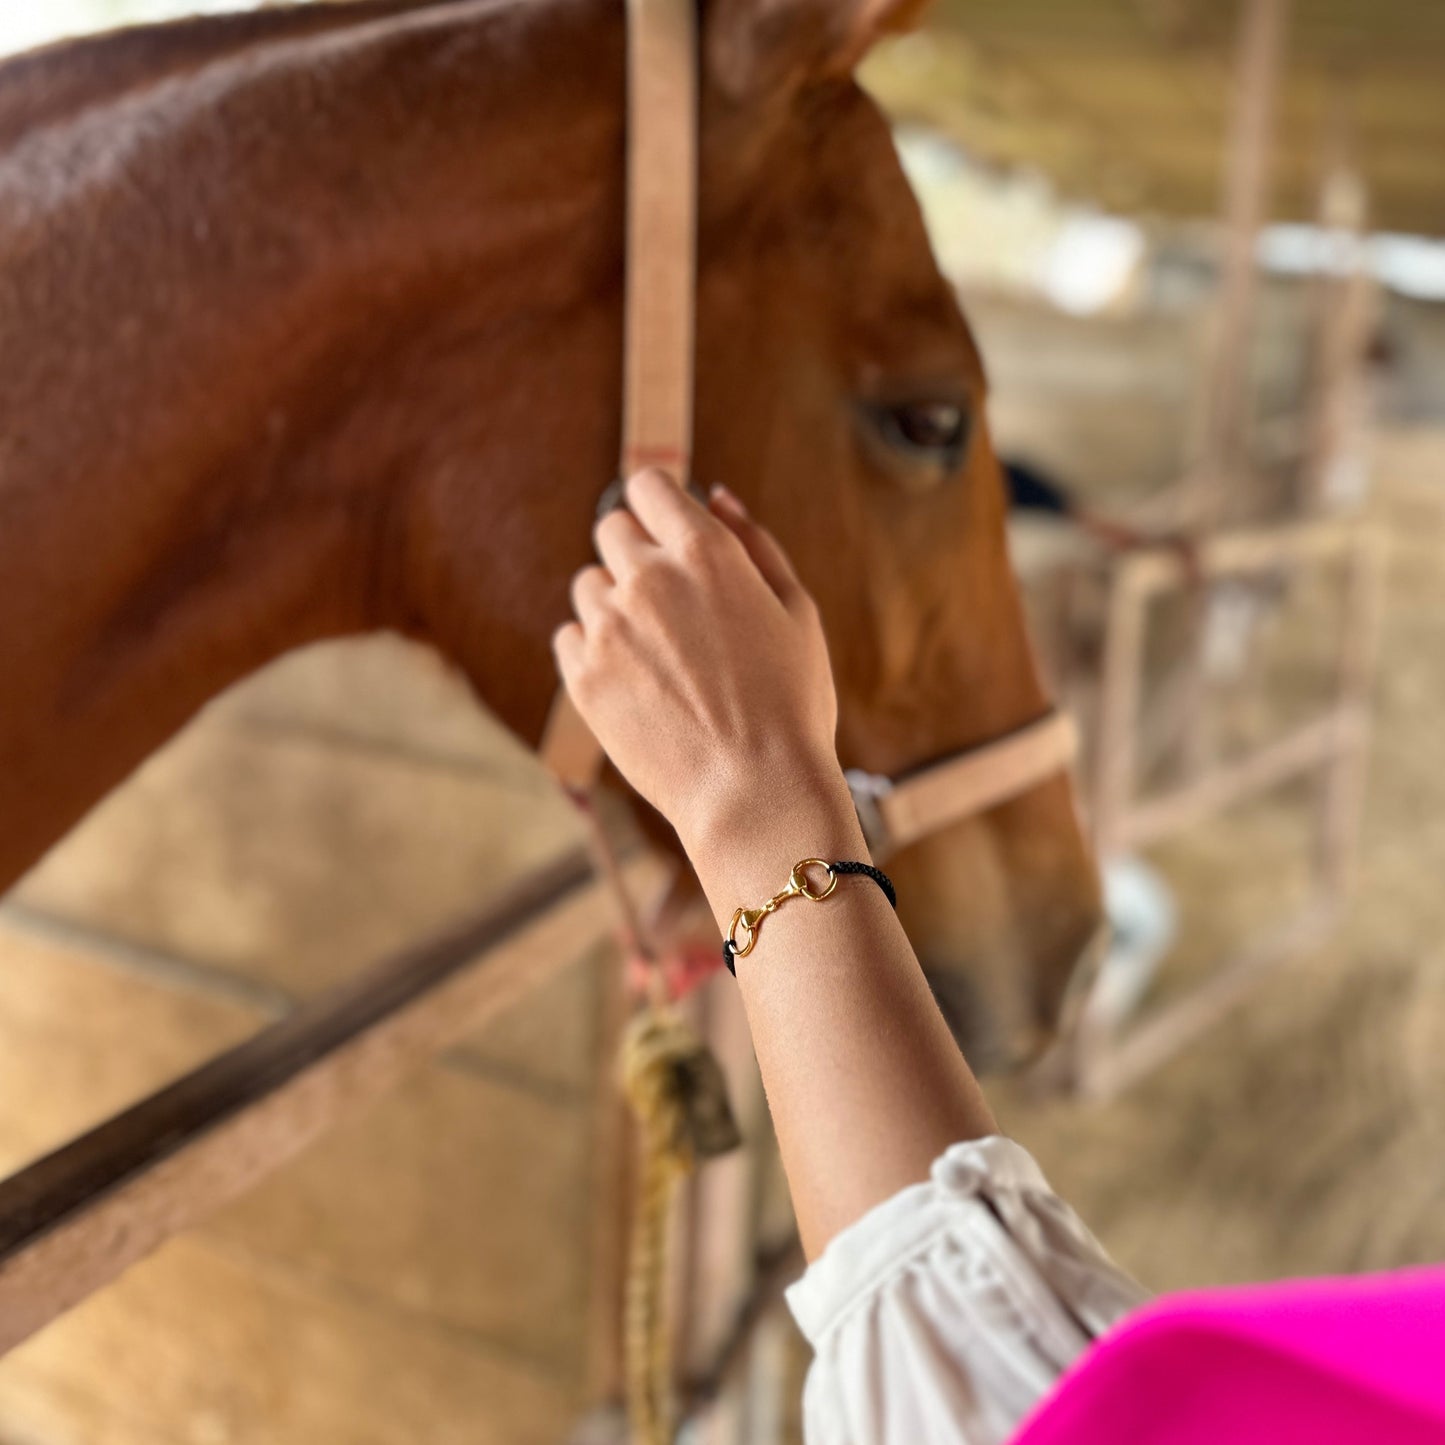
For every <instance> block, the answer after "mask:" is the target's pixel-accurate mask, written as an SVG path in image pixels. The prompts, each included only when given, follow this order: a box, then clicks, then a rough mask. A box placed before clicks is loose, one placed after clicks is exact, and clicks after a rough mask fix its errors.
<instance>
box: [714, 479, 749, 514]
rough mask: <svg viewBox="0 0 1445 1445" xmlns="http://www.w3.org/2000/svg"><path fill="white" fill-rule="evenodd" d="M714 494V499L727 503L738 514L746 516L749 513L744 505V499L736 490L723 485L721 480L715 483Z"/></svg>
mask: <svg viewBox="0 0 1445 1445" xmlns="http://www.w3.org/2000/svg"><path fill="white" fill-rule="evenodd" d="M712 495H713V498H714V500H716V501H720V502H723V503H725V504H726V505H727V506H729V507H731V508H732V509H733V511H735V512H736V513H737V514H738V516H740V517H746V516H747V515H748V509H747V508H746V507H745V506H743V503H742V499H741V498H740V497H739V496H738V495H737V493H736V492H734V491H732V490H731V488H729V487H725V486H723V484H722V483H721V482H716V483H714V485H713V489H712Z"/></svg>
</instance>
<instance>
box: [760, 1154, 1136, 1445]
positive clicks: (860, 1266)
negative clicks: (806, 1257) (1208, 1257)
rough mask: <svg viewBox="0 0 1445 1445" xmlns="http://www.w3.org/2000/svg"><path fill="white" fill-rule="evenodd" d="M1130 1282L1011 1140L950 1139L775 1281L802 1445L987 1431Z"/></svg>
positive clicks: (956, 1439) (1023, 1399)
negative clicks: (797, 1380) (793, 1274)
mask: <svg viewBox="0 0 1445 1445" xmlns="http://www.w3.org/2000/svg"><path fill="white" fill-rule="evenodd" d="M1145 1298H1146V1295H1145V1292H1144V1291H1143V1290H1142V1289H1141V1288H1140V1287H1139V1286H1138V1285H1137V1284H1135V1283H1134V1281H1133V1280H1131V1279H1130V1278H1129V1277H1128V1276H1127V1275H1125V1274H1124V1273H1123V1272H1122V1271H1121V1270H1120V1269H1119V1268H1118V1266H1117V1265H1115V1264H1114V1263H1113V1261H1112V1260H1110V1258H1109V1256H1108V1255H1107V1254H1105V1253H1104V1250H1103V1247H1102V1246H1101V1245H1100V1244H1099V1242H1098V1241H1097V1240H1096V1239H1095V1238H1094V1237H1093V1235H1091V1234H1090V1233H1089V1231H1088V1230H1087V1229H1086V1228H1085V1227H1084V1225H1083V1223H1082V1222H1081V1221H1080V1219H1079V1217H1078V1216H1077V1215H1076V1214H1075V1213H1074V1211H1073V1210H1072V1209H1070V1208H1069V1206H1068V1205H1067V1204H1065V1203H1064V1202H1063V1200H1061V1199H1060V1198H1059V1197H1058V1196H1057V1195H1056V1194H1054V1192H1053V1191H1052V1190H1051V1189H1050V1188H1049V1185H1048V1181H1047V1180H1046V1179H1045V1178H1044V1176H1043V1173H1042V1171H1041V1170H1040V1169H1039V1166H1038V1165H1037V1164H1036V1163H1035V1162H1034V1159H1033V1157H1032V1156H1031V1155H1030V1154H1029V1153H1028V1151H1027V1150H1025V1149H1024V1148H1022V1147H1021V1146H1020V1145H1018V1144H1015V1143H1014V1142H1013V1141H1012V1140H1010V1139H1003V1138H989V1139H979V1140H976V1141H973V1142H971V1143H966V1144H955V1145H954V1146H953V1148H951V1149H949V1150H948V1151H947V1153H945V1154H944V1155H943V1156H942V1157H941V1158H940V1159H938V1160H937V1161H936V1162H935V1163H934V1165H933V1169H932V1172H931V1176H930V1178H929V1180H928V1182H927V1183H924V1184H915V1185H913V1186H912V1187H911V1188H909V1189H905V1190H903V1191H902V1192H901V1193H900V1194H897V1195H895V1196H894V1197H893V1198H892V1199H889V1200H886V1201H885V1202H884V1203H882V1204H880V1205H878V1206H877V1208H875V1209H873V1210H871V1211H870V1212H869V1213H868V1214H866V1215H865V1216H864V1217H863V1218H862V1219H860V1220H859V1221H858V1222H857V1223H856V1224H853V1225H851V1226H850V1227H849V1228H848V1229H846V1230H844V1231H843V1232H842V1233H841V1234H839V1235H838V1236H837V1237H836V1238H834V1239H833V1240H832V1242H831V1243H830V1244H829V1245H828V1247H827V1249H826V1250H824V1252H823V1254H822V1255H821V1256H820V1257H819V1258H818V1259H817V1260H815V1261H814V1262H813V1264H812V1265H811V1266H810V1267H809V1269H808V1271H807V1273H806V1274H805V1275H804V1276H803V1278H802V1279H801V1280H799V1281H798V1283H797V1284H795V1285H794V1286H793V1287H792V1288H791V1289H790V1290H789V1291H788V1304H789V1306H790V1307H791V1308H792V1311H793V1315H794V1317H795V1318H796V1319H797V1321H798V1324H799V1326H800V1327H801V1329H802V1331H803V1333H804V1335H806V1336H807V1338H808V1341H809V1343H810V1344H811V1345H812V1346H813V1349H814V1352H815V1358H814V1361H813V1365H812V1367H811V1369H810V1370H809V1372H808V1382H807V1387H806V1389H805V1392H804V1397H803V1421H804V1434H805V1437H806V1439H807V1442H808V1445H920V1442H925V1441H926V1442H928V1445H996V1442H1002V1441H1006V1440H1007V1439H1008V1437H1009V1436H1010V1435H1011V1434H1012V1433H1013V1431H1014V1430H1015V1429H1016V1428H1017V1426H1018V1425H1019V1423H1020V1422H1021V1421H1022V1420H1023V1418H1024V1416H1025V1415H1027V1414H1028V1412H1029V1410H1030V1409H1031V1408H1032V1407H1033V1406H1034V1405H1035V1404H1036V1403H1037V1402H1038V1400H1039V1399H1040V1397H1041V1396H1043V1395H1044V1394H1045V1392H1047V1391H1048V1389H1049V1388H1050V1387H1051V1386H1052V1385H1053V1383H1054V1381H1055V1380H1057V1379H1058V1377H1059V1375H1060V1374H1061V1373H1062V1372H1063V1370H1064V1369H1065V1368H1066V1367H1067V1366H1068V1365H1069V1364H1070V1363H1071V1362H1072V1361H1073V1359H1074V1357H1075V1356H1076V1355H1078V1354H1079V1353H1080V1352H1081V1351H1082V1350H1083V1349H1084V1347H1085V1346H1086V1345H1087V1344H1088V1343H1089V1342H1090V1341H1091V1340H1092V1339H1093V1338H1094V1337H1095V1336H1097V1335H1099V1334H1101V1333H1102V1332H1103V1331H1104V1330H1106V1329H1108V1328H1109V1326H1110V1325H1112V1324H1113V1323H1114V1322H1115V1321H1116V1320H1118V1319H1119V1318H1120V1317H1121V1316H1122V1315H1124V1314H1126V1313H1127V1312H1128V1311H1130V1310H1132V1309H1134V1308H1135V1307H1136V1306H1137V1305H1139V1304H1141V1303H1143V1301H1144V1299H1145Z"/></svg>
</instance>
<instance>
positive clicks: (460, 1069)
mask: <svg viewBox="0 0 1445 1445" xmlns="http://www.w3.org/2000/svg"><path fill="white" fill-rule="evenodd" d="M0 923H4V924H7V925H9V926H10V927H12V928H14V929H15V930H16V932H18V933H22V934H25V935H28V936H29V937H31V938H34V939H37V940H39V941H40V942H43V943H51V944H55V945H57V946H58V947H61V948H69V949H74V950H76V951H77V952H80V953H83V954H84V955H86V956H87V957H88V958H90V959H92V960H93V961H95V962H98V963H101V964H104V965H106V966H107V967H111V968H114V969H116V970H117V971H118V972H122V973H128V974H131V975H132V976H134V977H137V978H141V979H144V980H146V981H147V982H148V983H156V984H160V985H161V986H162V987H165V988H169V989H174V990H176V991H178V992H182V993H190V994H195V995H198V996H200V997H202V998H206V999H214V1000H218V1001H222V1002H225V1003H230V1004H235V1005H238V1006H240V1007H242V1008H248V1009H252V1010H254V1011H255V1012H257V1013H260V1014H263V1015H264V1016H265V1017H266V1018H267V1019H268V1020H272V1021H274V1020H276V1019H282V1018H285V1017H286V1016H287V1015H288V1014H289V1013H291V1012H292V1011H293V1010H294V1009H295V1008H296V1007H297V1006H298V1005H299V1004H300V1003H301V1002H302V1001H303V1000H302V999H300V998H299V997H297V996H296V995H294V994H291V993H288V992H287V991H286V990H285V989H283V988H280V987H278V986H276V985H275V984H267V983H260V982H258V981H256V980H255V979H251V978H247V977H245V976H244V975H242V974H237V973H232V972H231V971H229V970H227V969H223V968H218V967H216V966H215V965H213V964H207V963H197V962H196V961H195V960H194V959H189V958H184V957H182V956H180V955H177V954H170V953H165V952H163V951H162V950H160V949H154V948H146V947H144V946H143V945H140V944H136V943H132V942H130V941H128V940H127V939H123V938H119V937H117V936H116V935H115V934H113V933H105V932H102V931H101V930H99V929H96V928H92V927H90V926H88V925H86V924H83V923H77V922H75V921H74V920H72V919H68V918H64V917H62V916H60V915H58V914H53V913H49V912H47V911H45V910H43V909H38V908H32V907H30V906H29V905H28V904H24V903H17V902H15V901H13V900H12V901H10V902H6V903H0ZM434 1062H435V1063H436V1064H437V1066H438V1067H440V1068H443V1069H445V1070H447V1071H448V1072H449V1073H455V1074H461V1075H463V1076H465V1077H467V1078H474V1079H479V1080H482V1081H484V1082H487V1083H491V1084H495V1085H497V1086H498V1087H500V1088H505V1089H511V1090H513V1091H514V1092H516V1093H519V1094H524V1095H526V1096H527V1097H529V1098H532V1099H535V1100H537V1101H538V1102H539V1103H543V1104H547V1105H550V1106H552V1107H554V1108H568V1109H573V1108H578V1107H581V1106H582V1105H583V1104H585V1103H586V1102H587V1100H588V1099H589V1098H590V1097H591V1096H590V1091H589V1090H588V1089H586V1088H584V1087H582V1086H580V1085H574V1084H565V1083H558V1082H556V1081H553V1080H548V1079H542V1078H537V1077H535V1076H531V1075H528V1074H527V1073H526V1072H525V1071H523V1070H521V1069H519V1068H517V1067H515V1066H514V1065H509V1064H503V1063H498V1062H495V1061H493V1060H490V1059H488V1058H487V1057H486V1056H485V1055H483V1054H480V1053H478V1052H477V1051H476V1049H475V1047H474V1046H472V1045H470V1044H457V1045H455V1046H453V1047H452V1048H450V1049H446V1050H444V1051H443V1052H442V1053H440V1054H438V1055H437V1056H436V1059H435V1061H434ZM0 1445H3V1442H0Z"/></svg>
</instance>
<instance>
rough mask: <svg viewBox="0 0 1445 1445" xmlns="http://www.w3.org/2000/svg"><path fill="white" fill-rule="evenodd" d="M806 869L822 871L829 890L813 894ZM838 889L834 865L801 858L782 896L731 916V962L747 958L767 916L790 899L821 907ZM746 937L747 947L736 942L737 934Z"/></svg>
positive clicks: (779, 894) (780, 893)
mask: <svg viewBox="0 0 1445 1445" xmlns="http://www.w3.org/2000/svg"><path fill="white" fill-rule="evenodd" d="M809 868H821V869H822V870H823V871H824V872H825V873H826V874H827V875H828V886H827V887H826V888H820V889H819V890H818V891H817V892H816V893H815V892H814V891H813V889H812V887H811V886H810V885H809V882H808V873H807V870H808V869H809ZM837 886H838V875H837V873H835V872H834V871H833V865H832V864H831V863H829V862H828V861H827V860H826V859H824V858H804V859H803V860H802V862H800V863H794V864H793V871H792V872H791V873H790V874H789V875H788V882H787V884H786V886H785V887H784V888H783V889H782V891H781V892H778V893H774V894H773V896H772V897H771V898H769V899H768V901H767V902H766V903H764V904H763V905H762V907H761V908H739V909H738V910H737V912H735V913H734V914H733V921H732V922H731V923H730V924H729V925H728V942H729V943H730V944H731V945H732V951H733V957H734V958H746V957H747V956H748V954H750V953H751V952H752V951H753V944H755V943H756V942H757V941H758V928H759V927H760V926H761V924H762V921H763V919H765V918H766V917H767V916H768V914H770V913H774V912H776V911H777V909H778V908H780V907H781V906H782V905H783V904H784V903H786V902H787V901H788V899H790V898H806V899H808V900H809V901H810V902H813V903H821V902H822V901H823V900H824V899H825V898H827V897H828V895H829V894H831V893H832V891H833V890H834V889H835V888H836V887H837ZM739 929H741V930H742V932H743V933H744V934H745V935H746V937H747V942H746V943H740V942H739V941H738V930H739Z"/></svg>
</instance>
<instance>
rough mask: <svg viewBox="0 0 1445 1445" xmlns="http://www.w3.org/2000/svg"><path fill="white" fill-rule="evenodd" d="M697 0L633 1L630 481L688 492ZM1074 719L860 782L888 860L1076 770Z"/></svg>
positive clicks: (1053, 716)
mask: <svg viewBox="0 0 1445 1445" xmlns="http://www.w3.org/2000/svg"><path fill="white" fill-rule="evenodd" d="M696 10H697V5H696V0H627V16H628V45H627V51H628V60H627V69H628V87H627V89H628V116H627V121H628V136H627V247H626V277H625V293H626V294H625V299H624V303H623V304H624V321H623V346H624V356H623V400H622V452H621V458H620V463H619V474H620V476H622V477H627V476H630V475H631V474H632V473H633V472H634V471H636V470H637V469H638V468H640V467H644V466H657V467H660V468H661V469H662V470H663V471H665V472H667V473H668V474H669V475H670V476H671V477H672V478H673V480H674V481H676V482H677V483H678V485H679V486H684V487H685V486H687V485H688V482H689V479H690V474H691V467H692V396H693V368H694V359H695V358H694V314H693V307H694V294H695V289H696V266H697V176H698V58H697V20H696ZM538 751H539V753H540V755H541V759H542V762H543V764H544V765H545V766H546V767H547V769H548V770H549V771H550V772H551V773H552V774H553V776H554V777H556V779H557V780H558V781H559V782H560V783H561V784H562V785H563V787H564V788H566V789H567V790H568V791H569V792H571V793H572V794H573V795H574V796H576V795H579V794H582V793H585V792H586V791H587V790H588V789H590V788H591V787H592V786H593V784H595V783H596V781H597V778H598V776H599V775H600V773H601V771H602V762H603V753H602V749H601V748H600V747H599V746H598V744H597V741H596V739H595V738H594V737H593V736H592V734H591V732H590V731H588V728H587V725H586V723H584V722H583V721H582V719H581V717H580V716H579V715H578V713H577V710H576V708H575V707H574V706H573V705H572V701H571V699H570V698H569V697H568V696H567V693H566V691H565V690H564V689H559V690H558V692H557V694H556V696H555V697H554V699H553V702H552V709H551V713H550V714H549V716H548V719H547V726H546V729H545V731H544V733H543V735H542V741H541V744H540V746H539V749H538ZM1074 752H1075V734H1074V728H1073V724H1072V723H1071V722H1070V720H1069V719H1068V717H1067V716H1065V715H1064V714H1062V713H1059V712H1050V713H1048V714H1047V715H1046V716H1044V717H1043V718H1041V719H1039V720H1038V721H1037V722H1034V723H1031V724H1029V725H1028V726H1026V727H1023V728H1020V729H1019V730H1018V731H1017V732H1014V733H1010V734H1009V735H1007V736H1006V737H1003V738H999V739H997V740H995V741H993V742H989V743H985V744H983V745H982V746H979V747H973V748H966V749H964V750H962V751H960V752H958V753H954V754H952V755H951V756H949V757H947V758H944V759H943V760H941V761H940V762H937V763H934V764H931V765H929V766H927V767H924V768H921V769H918V770H915V771H913V772H910V773H908V774H907V775H905V776H904V777H902V778H899V779H896V780H895V779H892V778H885V777H880V776H878V775H877V774H873V773H865V772H859V771H853V772H850V773H849V774H848V782H849V786H850V787H851V788H852V790H853V799H854V803H855V805H856V806H857V808H858V813H859V817H860V819H861V820H862V822H863V827H864V832H865V834H866V836H867V838H868V842H869V846H870V847H871V848H872V849H873V850H874V853H875V855H878V854H882V853H886V852H896V851H897V850H899V849H901V848H906V847H907V846H908V845H909V844H910V843H915V842H917V841H918V840H919V839H921V838H924V837H927V836H928V835H929V834H931V833H935V832H938V831H940V830H942V829H943V828H946V827H948V826H949V825H950V824H952V823H956V822H960V821H962V820H963V819H964V818H969V817H973V816H974V815H976V814H978V813H983V812H987V811H988V809H990V808H993V807H996V806H997V805H998V804H1000V803H1004V802H1007V801H1008V800H1009V799H1011V798H1016V797H1018V796H1019V795H1020V794H1023V793H1026V792H1028V791H1029V790H1030V789H1031V788H1033V787H1035V786H1037V785H1038V784H1039V783H1041V782H1043V781H1044V780H1045V779H1046V778H1049V777H1052V776H1053V775H1054V774H1056V773H1059V772H1062V771H1063V770H1065V769H1066V768H1068V766H1069V765H1070V763H1071V762H1072V761H1073V757H1074Z"/></svg>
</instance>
